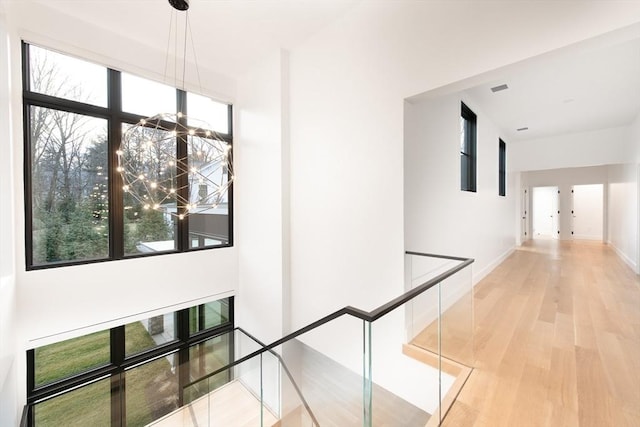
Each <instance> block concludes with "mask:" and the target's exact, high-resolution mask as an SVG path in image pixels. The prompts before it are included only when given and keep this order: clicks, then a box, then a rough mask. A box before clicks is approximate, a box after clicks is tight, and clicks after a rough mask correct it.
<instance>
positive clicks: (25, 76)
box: [22, 40, 234, 271]
mask: <svg viewBox="0 0 640 427" xmlns="http://www.w3.org/2000/svg"><path fill="white" fill-rule="evenodd" d="M33 45H34V46H37V47H41V48H43V49H46V50H50V51H52V52H57V51H56V50H55V49H50V48H47V47H44V46H41V45H38V44H33ZM29 46H31V43H29V42H27V41H24V40H23V41H22V85H23V88H22V101H23V140H24V165H23V167H24V195H25V203H24V209H25V211H24V214H25V230H24V232H25V264H26V270H27V271H29V270H40V269H47V268H57V267H65V266H74V265H84V264H92V263H98V262H105V261H116V260H121V259H132V258H138V257H147V256H157V255H166V254H174V253H182V252H192V251H200V250H209V249H218V248H227V247H233V245H234V220H233V216H234V215H233V213H234V203H233V199H234V198H233V183H231V184H230V185H229V188H228V190H227V197H228V214H227V215H228V216H227V218H228V239H227V242H226V243H225V242H223V243H221V244H218V245H215V246H198V247H193V248H191V247H190V245H189V216H185V217H184V219H182V220H179V221H176V226H175V230H176V234H175V241H176V248H175V249H174V250H168V251H162V252H150V253H137V254H128V255H126V254H125V236H124V210H123V209H124V206H123V190H122V178H121V176H120V174H119V173H118V172H117V171H116V165H117V161H118V156H117V154H116V152H117V151H118V149H119V147H120V143H121V139H122V126H123V125H124V124H131V125H135V124H138V123H139V122H140V120H141V119H146V118H147V117H146V116H143V115H138V114H133V113H129V112H125V111H123V110H122V90H121V88H122V85H121V75H122V73H121V71H119V70H115V69H112V68H109V67H105V68H106V70H107V80H108V81H107V91H108V104H107V107H101V106H97V105H91V104H85V103H82V102H78V101H74V100H70V99H65V98H58V97H55V96H51V95H46V94H42V93H38V92H32V91H31V90H30V87H31V85H30V55H29ZM63 54H64V55H67V56H71V55H68V54H66V53H63ZM71 57H72V56H71ZM175 90H176V112H178V111H180V112H182V113H184V114H187V107H188V106H187V92H186V91H184V90H182V89H178V88H176V89H175ZM227 106H228V113H227V117H228V133H226V134H224V133H219V132H216V134H217V137H219V138H220V139H222V140H224V141H225V142H226V143H228V144H229V146H230V147H231V150H230V152H229V156H230V161H231V162H232V161H233V158H232V156H233V105H232V104H227ZM32 107H41V108H48V109H54V110H58V111H63V112H68V113H75V114H80V115H83V116H88V117H93V118H100V119H105V120H106V121H107V127H108V136H107V139H108V142H107V144H108V176H109V180H108V195H109V196H108V206H109V220H108V224H109V239H108V241H109V250H108V256H107V257H103V258H95V259H82V260H63V261H56V262H47V263H44V264H35V265H34V263H33V258H34V257H33V207H32V200H33V198H32V169H31V145H32V144H31V142H32V141H31V108H32ZM185 124H186V123H185ZM181 139H182V138H178V144H177V154H178V156H179V157H181V158H186V157H187V147H186V142H184V141H180V140H181ZM186 191H189V190H188V189H187V190H186Z"/></svg>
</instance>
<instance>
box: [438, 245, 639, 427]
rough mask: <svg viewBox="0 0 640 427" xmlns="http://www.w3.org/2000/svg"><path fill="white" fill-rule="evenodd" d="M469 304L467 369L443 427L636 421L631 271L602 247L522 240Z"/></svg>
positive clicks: (635, 291)
mask: <svg viewBox="0 0 640 427" xmlns="http://www.w3.org/2000/svg"><path fill="white" fill-rule="evenodd" d="M473 304H474V327H473V334H472V335H473V349H474V357H475V360H476V361H475V366H474V367H475V369H474V371H473V372H472V373H471V375H470V377H469V379H468V380H467V383H466V384H465V386H464V387H463V389H462V390H461V392H460V394H459V395H458V399H457V400H456V402H454V404H453V405H452V407H451V409H450V410H449V413H448V414H447V417H446V419H445V421H444V424H443V425H444V426H448V427H449V426H456V427H460V426H462V427H464V426H477V427H481V426H491V427H500V426H518V427H520V426H535V427H547V426H548V427H558V426H567V427H590V426H594V427H595V426H598V427H608V426H616V427H618V426H629V427H638V426H640V278H639V277H638V276H637V275H636V274H635V273H634V272H633V271H631V269H629V267H628V266H627V265H626V264H625V263H624V262H622V261H621V260H620V259H619V257H618V256H617V255H616V254H615V253H614V252H613V250H612V249H611V248H609V247H608V246H607V245H603V244H600V243H594V242H580V241H573V242H559V241H552V240H547V241H538V240H534V241H530V242H527V244H525V245H524V246H522V247H521V248H519V249H518V250H516V251H515V252H514V253H513V254H512V255H511V256H510V257H509V258H508V259H507V260H506V261H505V262H503V263H502V264H501V265H500V266H498V267H497V268H496V269H495V270H494V271H493V272H492V273H490V274H489V275H488V276H487V277H486V278H485V279H484V280H483V281H481V282H480V283H479V284H478V285H477V286H476V288H475V290H474V295H473ZM453 320H454V319H449V321H453ZM447 332H448V333H455V330H454V329H450V330H447ZM452 341H453V340H452Z"/></svg>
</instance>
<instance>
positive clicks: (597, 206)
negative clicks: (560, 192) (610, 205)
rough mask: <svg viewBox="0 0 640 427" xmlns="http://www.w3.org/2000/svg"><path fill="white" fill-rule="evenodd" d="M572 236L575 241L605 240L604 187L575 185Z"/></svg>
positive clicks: (600, 185) (573, 191) (572, 191)
mask: <svg viewBox="0 0 640 427" xmlns="http://www.w3.org/2000/svg"><path fill="white" fill-rule="evenodd" d="M571 193H572V201H573V207H572V210H571V216H572V218H571V235H572V237H573V238H574V239H585V240H600V241H602V240H603V232H604V221H603V216H604V197H603V196H604V187H603V185H602V184H591V185H574V186H573V189H572V190H571Z"/></svg>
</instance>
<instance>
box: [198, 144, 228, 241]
mask: <svg viewBox="0 0 640 427" xmlns="http://www.w3.org/2000/svg"><path fill="white" fill-rule="evenodd" d="M230 149H231V146H230V145H229V144H228V143H227V142H225V141H222V140H216V139H213V138H202V137H193V136H190V137H189V138H188V162H189V169H190V173H189V188H190V191H191V197H190V199H191V200H194V201H197V202H196V205H197V207H195V208H193V209H192V210H191V211H190V215H189V242H190V245H191V246H190V247H191V248H200V247H205V246H216V245H222V244H227V243H229V194H228V191H227V188H228V186H229V185H230V183H229V169H228V158H227V156H228V154H229V151H230Z"/></svg>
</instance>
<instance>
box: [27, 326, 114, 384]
mask: <svg viewBox="0 0 640 427" xmlns="http://www.w3.org/2000/svg"><path fill="white" fill-rule="evenodd" d="M110 358H111V356H110V347H109V331H100V332H95V333H93V334H89V335H84V336H81V337H78V338H72V339H70V340H66V341H61V342H58V343H54V344H49V345H45V346H43V347H38V348H36V349H35V384H36V387H40V386H42V385H44V384H48V383H51V382H54V381H58V380H61V379H64V378H68V377H71V376H73V375H76V374H79V373H81V372H86V371H88V370H90V369H93V368H97V367H99V366H103V365H106V364H108V363H109V360H110Z"/></svg>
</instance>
